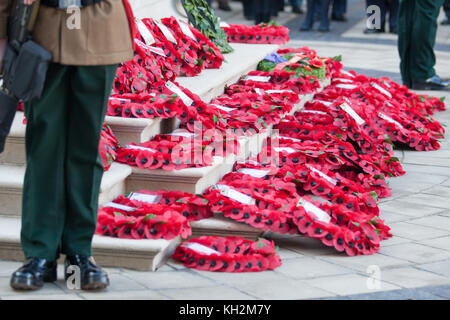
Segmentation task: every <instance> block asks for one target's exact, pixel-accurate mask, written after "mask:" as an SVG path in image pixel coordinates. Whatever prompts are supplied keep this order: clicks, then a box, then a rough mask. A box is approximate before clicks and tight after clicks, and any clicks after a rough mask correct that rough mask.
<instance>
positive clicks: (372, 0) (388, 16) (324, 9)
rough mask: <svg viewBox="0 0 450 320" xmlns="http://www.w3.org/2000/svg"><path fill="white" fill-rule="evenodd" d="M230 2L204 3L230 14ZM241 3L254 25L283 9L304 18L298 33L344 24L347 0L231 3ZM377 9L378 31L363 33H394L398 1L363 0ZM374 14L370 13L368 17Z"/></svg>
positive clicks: (448, 5) (449, 13)
mask: <svg viewBox="0 0 450 320" xmlns="http://www.w3.org/2000/svg"><path fill="white" fill-rule="evenodd" d="M229 1H232V0H207V2H208V3H209V4H210V5H211V4H212V2H217V7H218V8H219V9H220V10H224V11H231V10H232V8H231V7H230V4H229ZM233 1H239V2H242V4H243V8H244V15H245V17H246V18H247V19H248V20H254V21H255V23H256V24H259V23H262V22H269V21H270V20H272V19H273V18H276V17H277V16H278V13H279V12H280V11H285V7H290V10H291V11H292V12H293V13H296V14H299V15H300V14H305V18H304V20H303V23H302V24H301V26H300V30H301V31H311V30H313V25H314V22H316V21H319V27H318V29H317V30H318V31H320V32H328V31H330V21H336V22H346V21H347V18H346V16H345V14H346V12H347V0H233ZM373 5H376V6H378V7H379V8H380V14H381V16H380V20H381V21H380V22H381V26H380V28H367V29H365V30H364V33H366V34H370V33H384V32H388V31H389V32H390V33H397V20H398V9H399V0H366V7H367V8H369V7H370V6H373ZM444 10H445V13H446V18H445V19H444V20H443V21H442V22H441V24H442V25H450V0H447V1H446V2H445V4H444ZM371 14H373V12H369V13H368V15H371Z"/></svg>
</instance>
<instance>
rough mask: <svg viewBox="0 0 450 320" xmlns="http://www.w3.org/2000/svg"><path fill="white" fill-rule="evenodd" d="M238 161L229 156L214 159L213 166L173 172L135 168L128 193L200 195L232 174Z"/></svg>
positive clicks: (128, 180)
mask: <svg viewBox="0 0 450 320" xmlns="http://www.w3.org/2000/svg"><path fill="white" fill-rule="evenodd" d="M236 159H237V157H236V155H229V156H227V157H226V158H223V157H214V162H213V165H211V166H208V167H202V168H186V169H182V170H173V171H166V170H162V169H156V170H148V169H139V168H135V167H133V169H132V170H133V172H132V174H131V175H130V176H129V177H128V179H127V181H126V182H127V192H132V191H136V190H141V189H146V190H160V189H165V190H177V191H178V190H179V191H184V192H190V193H196V194H200V193H203V191H204V190H205V189H207V188H208V187H209V186H211V185H213V184H215V183H216V182H217V181H219V180H220V179H221V178H222V176H223V175H224V174H226V173H227V172H230V171H231V170H232V168H233V165H234V163H235V162H236Z"/></svg>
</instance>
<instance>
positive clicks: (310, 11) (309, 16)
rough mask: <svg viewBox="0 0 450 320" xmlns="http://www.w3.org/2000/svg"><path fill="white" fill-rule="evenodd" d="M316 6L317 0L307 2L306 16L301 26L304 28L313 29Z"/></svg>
mask: <svg viewBox="0 0 450 320" xmlns="http://www.w3.org/2000/svg"><path fill="white" fill-rule="evenodd" d="M315 7H316V0H308V1H307V3H306V17H305V21H304V22H303V24H302V26H301V28H302V29H311V28H312V26H313V23H314V13H315V10H314V9H315Z"/></svg>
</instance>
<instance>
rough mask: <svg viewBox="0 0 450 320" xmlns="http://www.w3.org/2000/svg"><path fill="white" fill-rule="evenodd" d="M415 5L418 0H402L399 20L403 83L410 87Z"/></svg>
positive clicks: (399, 46)
mask: <svg viewBox="0 0 450 320" xmlns="http://www.w3.org/2000/svg"><path fill="white" fill-rule="evenodd" d="M415 5H416V0H400V7H399V13H398V21H397V27H398V52H399V55H400V73H401V74H402V79H403V84H404V85H406V86H408V87H410V86H411V85H412V80H411V68H410V64H411V54H412V53H411V42H412V30H413V17H414V10H415Z"/></svg>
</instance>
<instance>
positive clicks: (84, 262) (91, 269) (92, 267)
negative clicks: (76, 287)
mask: <svg viewBox="0 0 450 320" xmlns="http://www.w3.org/2000/svg"><path fill="white" fill-rule="evenodd" d="M69 266H74V267H78V268H79V269H80V272H79V275H80V285H81V289H82V290H99V289H105V288H106V287H107V286H109V278H108V275H107V274H106V272H105V271H103V270H102V269H101V268H100V267H99V266H97V265H96V264H95V261H94V258H92V257H87V256H81V255H75V256H67V257H66V262H65V269H64V270H65V271H64V274H65V279H66V281H67V279H68V278H69V277H70V276H72V275H73V274H74V272H73V271H74V270H73V268H72V270H68V268H69Z"/></svg>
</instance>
